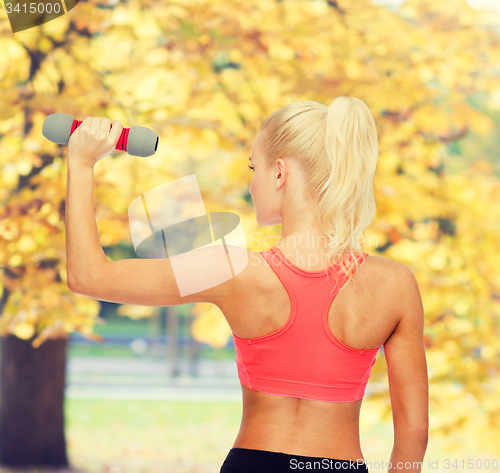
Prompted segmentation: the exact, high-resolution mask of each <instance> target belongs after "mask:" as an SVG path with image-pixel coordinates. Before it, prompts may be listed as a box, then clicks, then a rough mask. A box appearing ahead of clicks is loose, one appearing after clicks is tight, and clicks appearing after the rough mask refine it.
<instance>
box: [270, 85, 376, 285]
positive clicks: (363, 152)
mask: <svg viewBox="0 0 500 473" xmlns="http://www.w3.org/2000/svg"><path fill="white" fill-rule="evenodd" d="M261 131H263V139H262V142H261V143H262V144H261V149H262V151H263V154H264V156H265V157H266V158H265V159H266V161H267V163H268V165H269V166H272V165H274V164H275V163H276V160H277V159H279V158H283V157H284V156H286V155H289V156H291V157H293V158H295V160H296V162H297V163H298V164H299V166H300V168H301V170H302V171H303V174H304V182H305V195H304V198H305V199H306V200H307V201H309V202H311V203H312V204H313V207H314V209H315V211H316V215H317V218H318V221H319V223H320V226H321V229H322V231H323V233H324V234H325V235H326V243H327V247H326V250H325V251H326V254H327V258H328V260H329V261H332V260H333V261H334V264H339V265H340V269H341V271H342V272H343V273H344V274H345V275H346V277H347V279H348V280H350V277H351V275H352V270H353V268H356V269H357V266H358V265H359V264H358V260H357V258H356V257H355V256H356V254H358V253H361V252H362V248H361V246H360V243H359V241H358V240H359V238H360V236H361V235H362V236H363V238H365V228H366V227H368V225H370V224H371V222H372V221H373V219H374V217H375V212H376V203H375V196H374V192H373V178H374V175H375V168H376V167H377V160H378V136H377V129H376V125H375V119H374V117H373V114H372V112H371V110H370V109H369V107H368V106H367V104H366V103H365V102H364V101H363V100H361V99H359V98H355V97H351V96H349V95H347V94H342V95H339V96H337V97H335V99H334V100H333V101H332V102H331V104H330V105H329V106H328V107H327V106H325V105H323V104H321V103H319V102H317V101H315V100H306V101H301V102H294V103H291V104H289V105H287V106H285V107H283V108H280V109H279V110H277V111H276V112H274V113H273V114H272V115H271V116H269V117H268V118H267V119H266V120H265V121H264V123H263V124H262V126H261ZM345 260H350V262H348V261H345ZM325 271H326V270H325Z"/></svg>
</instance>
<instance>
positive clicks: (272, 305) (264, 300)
mask: <svg viewBox="0 0 500 473" xmlns="http://www.w3.org/2000/svg"><path fill="white" fill-rule="evenodd" d="M275 248H276V247H275ZM275 252H276V253H277V255H281V256H280V258H283V259H284V260H285V261H286V264H285V266H284V271H288V270H290V269H292V271H293V268H299V271H295V272H297V273H302V274H304V275H306V274H307V272H309V273H311V272H316V271H320V270H322V269H323V268H322V267H308V268H307V269H305V268H301V267H300V266H299V265H295V264H294V263H293V261H291V256H289V252H287V250H285V249H282V251H280V250H279V249H278V250H277V251H275ZM290 254H291V253H290ZM287 255H288V257H287ZM405 271H408V270H407V268H406V267H405V266H404V265H401V264H400V263H397V262H396V261H394V260H391V259H389V258H383V257H379V256H370V257H367V258H366V259H365V260H364V261H363V263H362V264H361V265H360V266H359V267H358V270H357V272H354V274H353V275H352V281H351V282H349V283H348V284H346V285H345V286H343V287H341V289H340V290H339V292H338V293H337V295H336V296H335V297H334V299H333V302H331V305H330V306H329V309H328V316H327V317H328V318H327V322H328V327H329V329H330V331H331V333H332V334H333V335H334V337H335V338H336V339H338V340H339V341H340V342H341V343H342V344H344V345H346V346H347V347H350V348H354V349H357V350H373V349H377V348H378V347H380V346H381V345H383V344H384V343H385V342H386V341H387V340H388V338H389V337H390V336H391V334H392V333H393V331H394V329H395V327H396V325H397V324H398V322H399V320H400V318H401V313H400V311H399V310H398V303H397V302H398V298H399V296H400V295H399V294H398V290H397V281H398V279H400V278H401V275H402V274H403V273H404V272H405ZM279 274H284V273H279ZM336 275H337V273H336V272H334V273H331V275H330V278H331V277H332V276H336ZM281 279H282V277H279V276H278V274H277V273H276V272H275V270H273V269H272V268H271V266H270V265H269V264H268V261H266V259H265V258H264V256H263V255H262V254H260V253H257V252H250V253H249V265H248V267H247V268H246V269H245V270H244V271H243V272H242V273H240V274H239V275H238V276H237V277H235V278H234V283H233V290H232V291H231V292H230V293H228V296H226V297H224V298H223V300H221V301H220V304H218V306H219V307H220V309H221V310H222V312H223V313H224V315H225V317H226V319H227V321H228V323H229V325H230V327H231V329H232V331H233V334H234V335H236V337H239V338H241V339H249V338H256V337H264V336H266V335H269V334H274V333H275V332H277V331H279V330H280V329H281V328H282V327H284V326H285V325H287V322H289V319H290V314H291V310H292V302H291V300H290V296H289V294H288V292H287V289H286V288H285V286H284V285H283V283H282V281H281ZM314 279H316V278H314ZM333 282H335V279H333V280H332V287H333ZM313 284H314V282H313ZM229 294H231V295H229ZM221 299H222V298H221ZM300 316H301V317H304V316H306V317H309V316H310V317H316V319H317V320H310V323H311V324H314V323H315V322H316V323H321V319H320V314H317V313H313V312H311V313H306V314H305V315H304V312H302V313H301V314H300ZM307 322H308V323H309V321H307ZM298 348H299V347H297V351H299V350H298ZM269 361H270V362H271V361H272V360H269ZM353 361H354V360H353ZM263 363H265V360H264V361H263ZM293 364H294V360H293V359H290V366H293ZM334 368H335V367H334V366H333V364H332V372H334ZM312 369H313V367H311V370H312ZM278 377H279V374H278ZM338 384H339V385H340V381H339V383H338ZM242 390H243V418H242V424H241V428H240V431H239V434H238V437H237V438H236V441H235V443H234V445H233V448H247V449H256V450H268V451H274V452H283V453H288V454H295V455H304V456H317V457H329V458H338V459H353V460H361V459H363V454H362V452H361V448H360V444H359V412H360V408H361V402H362V400H361V399H359V400H355V401H352V402H325V401H320V400H311V399H304V398H299V397H293V396H288V395H276V394H267V393H265V392H259V391H257V390H253V389H249V388H248V387H246V386H244V385H243V384H242ZM332 391H333V388H332ZM268 392H271V391H268Z"/></svg>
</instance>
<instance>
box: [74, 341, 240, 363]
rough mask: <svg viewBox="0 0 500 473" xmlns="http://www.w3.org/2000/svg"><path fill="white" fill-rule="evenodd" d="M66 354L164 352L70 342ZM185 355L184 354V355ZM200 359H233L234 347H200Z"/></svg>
mask: <svg viewBox="0 0 500 473" xmlns="http://www.w3.org/2000/svg"><path fill="white" fill-rule="evenodd" d="M68 356H69V357H71V356H106V357H108V356H109V357H119V358H162V359H163V358H165V355H164V354H158V355H152V354H149V353H146V354H144V355H138V354H136V353H134V352H133V351H132V350H131V349H130V347H129V346H128V345H116V344H111V343H106V342H104V343H98V342H95V343H93V342H91V343H86V344H76V343H71V344H70V345H69V348H68ZM185 356H186V355H184V357H185ZM199 357H200V359H204V360H234V349H233V348H231V347H227V348H221V349H214V348H211V347H208V346H202V347H201V348H200V354H199Z"/></svg>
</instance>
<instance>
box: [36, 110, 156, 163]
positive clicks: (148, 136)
mask: <svg viewBox="0 0 500 473" xmlns="http://www.w3.org/2000/svg"><path fill="white" fill-rule="evenodd" d="M81 123H82V122H81V121H78V120H76V119H75V118H74V117H73V116H72V115H68V114H67V113H53V114H52V115H49V116H48V117H46V118H45V120H44V122H43V127H42V135H43V136H45V138H47V139H48V140H49V141H52V143H57V144H59V145H67V144H68V142H69V138H70V136H71V135H72V133H73V132H74V131H75V130H76V129H77V128H78V127H79V126H80V125H81ZM157 147H158V135H157V134H156V133H155V132H154V131H153V130H151V128H146V127H145V126H133V127H132V128H123V130H122V134H121V135H120V138H119V139H118V143H117V144H116V148H115V149H118V150H121V151H126V152H127V153H128V154H130V155H132V156H140V157H142V158H145V157H146V156H151V155H153V154H155V152H156V148H157Z"/></svg>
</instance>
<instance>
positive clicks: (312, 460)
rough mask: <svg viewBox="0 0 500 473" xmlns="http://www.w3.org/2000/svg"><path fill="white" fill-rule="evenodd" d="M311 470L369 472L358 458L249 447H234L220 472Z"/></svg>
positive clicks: (267, 472)
mask: <svg viewBox="0 0 500 473" xmlns="http://www.w3.org/2000/svg"><path fill="white" fill-rule="evenodd" d="M310 470H313V471H318V470H319V471H353V472H354V471H356V472H360V473H368V467H367V466H366V464H365V463H361V462H358V461H356V460H335V459H333V458H321V457H304V456H302V455H289V454H287V453H278V452H268V451H267V450H252V449H249V448H232V449H231V450H230V451H229V453H228V455H227V457H226V459H225V460H224V463H223V464H222V467H221V469H220V473H285V472H289V471H310Z"/></svg>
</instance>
